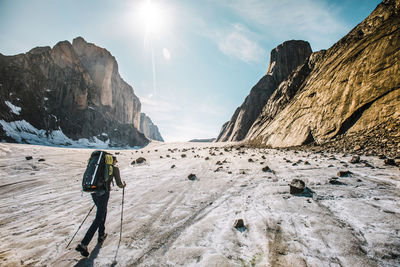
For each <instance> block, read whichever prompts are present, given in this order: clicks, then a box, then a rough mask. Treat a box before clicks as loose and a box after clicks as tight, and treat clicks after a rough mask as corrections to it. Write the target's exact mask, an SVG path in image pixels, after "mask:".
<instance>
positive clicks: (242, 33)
mask: <svg viewBox="0 0 400 267" xmlns="http://www.w3.org/2000/svg"><path fill="white" fill-rule="evenodd" d="M251 35H252V33H251V32H250V31H249V30H248V29H247V28H245V27H244V26H243V25H241V24H234V25H232V28H231V29H230V31H228V32H218V33H217V42H218V48H219V49H220V50H221V51H222V53H224V54H225V55H227V56H230V57H235V58H238V59H240V60H242V61H244V62H246V63H252V62H259V61H261V60H264V55H265V51H264V50H263V49H262V48H261V46H260V45H259V44H258V43H257V41H255V40H254V39H252V38H251Z"/></svg>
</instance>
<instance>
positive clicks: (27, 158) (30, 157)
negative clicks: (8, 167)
mask: <svg viewBox="0 0 400 267" xmlns="http://www.w3.org/2000/svg"><path fill="white" fill-rule="evenodd" d="M25 159H26V160H31V159H33V157H32V156H27V157H25Z"/></svg>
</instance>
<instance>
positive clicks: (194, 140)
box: [189, 138, 216, 143]
mask: <svg viewBox="0 0 400 267" xmlns="http://www.w3.org/2000/svg"><path fill="white" fill-rule="evenodd" d="M215 140H216V139H215V138H209V139H192V140H190V141H189V142H193V143H212V142H214V141H215Z"/></svg>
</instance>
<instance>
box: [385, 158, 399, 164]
mask: <svg viewBox="0 0 400 267" xmlns="http://www.w3.org/2000/svg"><path fill="white" fill-rule="evenodd" d="M383 162H384V163H385V165H389V166H396V162H395V161H394V159H391V158H387V159H385V160H384V161H383Z"/></svg>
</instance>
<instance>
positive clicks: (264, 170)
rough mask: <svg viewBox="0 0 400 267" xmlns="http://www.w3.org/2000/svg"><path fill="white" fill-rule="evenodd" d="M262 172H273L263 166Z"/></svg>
mask: <svg viewBox="0 0 400 267" xmlns="http://www.w3.org/2000/svg"><path fill="white" fill-rule="evenodd" d="M262 171H263V172H273V171H272V170H271V169H270V168H269V166H265V167H264V168H262Z"/></svg>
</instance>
